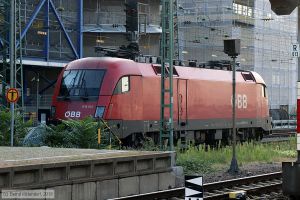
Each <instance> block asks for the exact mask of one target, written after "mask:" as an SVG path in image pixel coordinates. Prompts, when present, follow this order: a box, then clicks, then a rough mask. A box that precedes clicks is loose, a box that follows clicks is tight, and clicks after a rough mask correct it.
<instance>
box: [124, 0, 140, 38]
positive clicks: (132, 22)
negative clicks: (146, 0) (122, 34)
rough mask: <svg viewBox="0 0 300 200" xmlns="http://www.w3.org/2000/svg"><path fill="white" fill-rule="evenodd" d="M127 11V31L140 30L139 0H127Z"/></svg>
mask: <svg viewBox="0 0 300 200" xmlns="http://www.w3.org/2000/svg"><path fill="white" fill-rule="evenodd" d="M125 7H126V9H125V12H126V25H125V27H126V32H135V31H138V2H137V0H127V1H126V3H125Z"/></svg>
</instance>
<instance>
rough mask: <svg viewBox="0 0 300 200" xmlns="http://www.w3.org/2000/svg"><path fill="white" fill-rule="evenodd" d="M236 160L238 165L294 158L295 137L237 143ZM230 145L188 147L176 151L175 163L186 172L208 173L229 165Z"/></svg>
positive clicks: (230, 156)
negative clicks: (280, 140)
mask: <svg viewBox="0 0 300 200" xmlns="http://www.w3.org/2000/svg"><path fill="white" fill-rule="evenodd" d="M236 151H237V160H238V164H239V166H243V165H244V164H247V163H274V162H282V161H284V160H293V159H294V158H296V138H291V139H290V140H289V141H286V142H276V143H275V142H274V143H265V144H262V143H254V142H250V143H244V144H243V145H241V144H238V145H237V148H236ZM231 158H232V147H231V146H228V147H223V148H209V147H208V148H207V149H205V148H204V145H203V146H199V147H192V146H191V147H190V148H189V149H188V150H187V151H186V152H184V153H182V152H180V151H177V165H179V166H183V168H184V171H185V173H186V174H197V173H201V174H203V173H208V172H212V171H217V170H219V169H220V167H222V166H223V167H224V166H229V165H230V162H231Z"/></svg>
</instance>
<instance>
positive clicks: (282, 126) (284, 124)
mask: <svg viewBox="0 0 300 200" xmlns="http://www.w3.org/2000/svg"><path fill="white" fill-rule="evenodd" d="M272 128H273V130H289V129H291V130H296V128H297V120H273V121H272Z"/></svg>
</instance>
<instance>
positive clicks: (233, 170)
mask: <svg viewBox="0 0 300 200" xmlns="http://www.w3.org/2000/svg"><path fill="white" fill-rule="evenodd" d="M232 58H233V66H232V160H231V165H230V169H229V172H230V173H236V172H238V171H239V167H238V163H237V159H236V111H235V109H236V108H235V100H236V91H235V90H236V78H235V75H236V74H235V73H236V69H235V67H236V66H235V65H236V56H233V57H232Z"/></svg>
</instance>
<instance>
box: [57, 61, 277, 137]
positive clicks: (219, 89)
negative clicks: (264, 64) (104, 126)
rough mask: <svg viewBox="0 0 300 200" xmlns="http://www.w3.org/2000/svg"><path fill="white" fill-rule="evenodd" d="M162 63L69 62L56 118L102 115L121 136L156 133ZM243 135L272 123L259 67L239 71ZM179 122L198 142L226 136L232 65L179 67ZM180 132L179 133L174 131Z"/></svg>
mask: <svg viewBox="0 0 300 200" xmlns="http://www.w3.org/2000/svg"><path fill="white" fill-rule="evenodd" d="M160 81H161V78H160V66H159V65H154V64H146V63H136V62H134V61H131V60H126V59H120V58H108V57H106V58H84V59H80V60H76V61H73V62H71V63H69V64H68V65H67V66H66V67H65V69H64V70H63V72H62V73H61V75H60V76H59V79H58V81H57V84H56V89H55V93H54V96H53V103H52V116H53V118H54V119H57V120H59V119H68V118H72V119H82V118H84V117H86V116H93V117H96V118H97V117H101V118H103V119H104V120H106V121H108V123H109V124H110V126H111V127H112V129H113V131H115V132H116V133H117V134H118V135H119V137H120V138H123V139H124V138H131V139H133V140H134V138H136V136H138V135H144V134H146V135H148V136H153V135H157V133H158V132H159V120H160ZM236 81H237V90H236V92H237V98H236V99H237V100H236V106H237V109H236V111H237V127H238V128H239V136H240V138H243V137H244V138H245V137H248V136H251V135H252V136H253V134H254V132H255V133H258V131H259V133H263V132H267V131H269V130H270V129H271V121H270V118H269V109H268V99H267V95H266V85H265V83H264V81H263V79H262V78H261V77H260V75H258V74H257V73H255V72H248V71H238V72H237V74H236ZM173 91H174V128H175V130H174V131H175V133H176V132H178V133H180V132H181V131H185V132H186V133H187V135H189V137H192V138H193V139H195V140H196V141H198V142H209V141H211V140H221V139H223V140H224V139H225V140H226V139H227V138H228V135H229V130H230V128H231V127H232V71H225V70H215V69H203V68H192V67H177V66H175V67H174V88H173ZM175 135H176V134H175Z"/></svg>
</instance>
